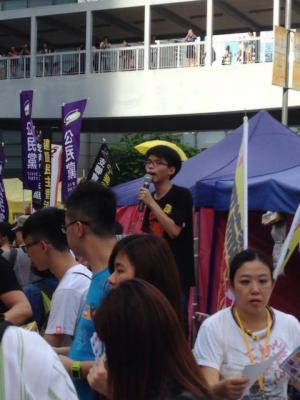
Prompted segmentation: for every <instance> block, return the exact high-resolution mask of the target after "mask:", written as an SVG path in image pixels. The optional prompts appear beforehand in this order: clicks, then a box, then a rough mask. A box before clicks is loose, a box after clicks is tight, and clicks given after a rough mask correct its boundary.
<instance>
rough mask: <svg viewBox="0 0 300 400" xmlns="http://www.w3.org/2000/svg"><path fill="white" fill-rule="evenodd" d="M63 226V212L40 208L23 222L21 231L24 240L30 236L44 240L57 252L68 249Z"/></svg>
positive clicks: (56, 209)
mask: <svg viewBox="0 0 300 400" xmlns="http://www.w3.org/2000/svg"><path fill="white" fill-rule="evenodd" d="M64 225H65V211H64V210H60V209H58V208H55V207H48V208H42V209H41V210H38V211H36V212H35V213H34V214H32V215H30V217H29V218H28V219H27V220H26V221H25V223H24V225H23V229H22V233H23V237H24V239H25V238H26V237H27V236H29V235H30V236H32V237H33V238H34V239H35V240H42V239H46V240H49V242H50V243H51V244H52V246H53V247H54V248H55V249H56V250H58V251H65V250H67V249H68V248H69V247H68V242H67V237H66V234H65V233H63V231H62V228H63V227H64Z"/></svg>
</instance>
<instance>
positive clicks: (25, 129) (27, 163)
mask: <svg viewBox="0 0 300 400" xmlns="http://www.w3.org/2000/svg"><path fill="white" fill-rule="evenodd" d="M32 98H33V91H32V90H24V91H23V92H21V93H20V111H21V143H22V164H23V188H24V189H29V190H38V187H39V174H40V172H39V161H38V152H37V140H36V136H35V128H34V125H33V122H32V118H31V110H32Z"/></svg>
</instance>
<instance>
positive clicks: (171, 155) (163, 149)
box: [146, 145, 182, 178]
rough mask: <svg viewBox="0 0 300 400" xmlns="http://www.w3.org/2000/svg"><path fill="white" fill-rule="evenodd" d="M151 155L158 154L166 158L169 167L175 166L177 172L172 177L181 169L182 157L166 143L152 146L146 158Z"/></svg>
mask: <svg viewBox="0 0 300 400" xmlns="http://www.w3.org/2000/svg"><path fill="white" fill-rule="evenodd" d="M150 156H157V157H159V158H163V159H165V160H166V162H167V163H168V166H169V167H175V173H174V174H173V175H172V176H171V178H174V176H175V175H177V174H178V172H179V171H180V169H181V165H182V162H181V158H180V156H179V154H178V153H177V151H176V150H174V149H172V148H171V147H168V146H164V145H158V146H154V147H151V149H149V150H148V151H147V153H146V158H148V157H150Z"/></svg>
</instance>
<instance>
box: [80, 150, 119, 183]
mask: <svg viewBox="0 0 300 400" xmlns="http://www.w3.org/2000/svg"><path fill="white" fill-rule="evenodd" d="M116 170H117V171H119V167H118V165H117V164H116V163H115V162H114V160H113V157H112V155H111V153H110V150H109V148H108V146H107V144H105V143H102V145H101V146H100V149H99V152H98V154H97V157H96V158H95V161H94V164H93V166H92V168H91V169H90V171H89V173H88V176H87V179H88V180H91V181H95V182H99V183H102V184H103V185H105V186H111V184H112V182H113V178H114V174H115V171H116Z"/></svg>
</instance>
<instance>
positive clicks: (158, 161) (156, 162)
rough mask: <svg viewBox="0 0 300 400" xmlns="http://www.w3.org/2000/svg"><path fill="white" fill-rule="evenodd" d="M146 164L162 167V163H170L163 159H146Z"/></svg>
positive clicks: (166, 165) (165, 164)
mask: <svg viewBox="0 0 300 400" xmlns="http://www.w3.org/2000/svg"><path fill="white" fill-rule="evenodd" d="M145 165H146V166H150V165H153V167H160V166H161V165H164V166H165V167H168V166H169V165H168V163H166V162H164V161H161V160H146V161H145Z"/></svg>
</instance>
